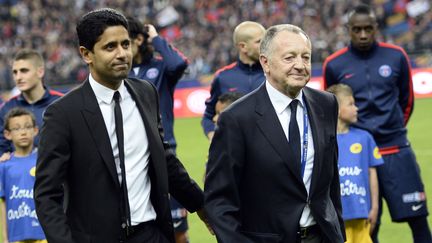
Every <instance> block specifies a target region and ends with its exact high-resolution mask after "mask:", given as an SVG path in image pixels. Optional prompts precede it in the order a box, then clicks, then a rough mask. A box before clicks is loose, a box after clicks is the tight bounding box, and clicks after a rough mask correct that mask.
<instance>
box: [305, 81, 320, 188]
mask: <svg viewBox="0 0 432 243" xmlns="http://www.w3.org/2000/svg"><path fill="white" fill-rule="evenodd" d="M309 89H310V88H308V87H305V88H303V95H304V96H303V97H304V101H305V103H306V107H307V111H308V118H309V122H310V127H311V130H312V139H313V145H314V151H315V154H314V160H313V170H312V181H311V188H310V194H312V193H313V191H314V189H315V187H316V183H317V181H319V176H320V171H321V167H322V164H323V163H322V156H321V149H320V148H322V147H323V146H324V144H323V143H324V140H323V138H324V127H322V125H321V129H318V127H319V126H318V121H321V122H325V120H324V111H323V110H322V109H321V105H320V103H319V101H317V100H316V99H315V96H313V95H311V93H310V91H309ZM320 138H321V139H320Z"/></svg>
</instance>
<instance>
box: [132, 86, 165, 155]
mask: <svg viewBox="0 0 432 243" xmlns="http://www.w3.org/2000/svg"><path fill="white" fill-rule="evenodd" d="M125 86H126V88H127V90H128V91H129V93H130V95H131V96H132V98H133V100H134V101H135V103H136V105H137V108H138V111H139V113H140V115H141V117H142V119H143V121H144V127H145V129H146V132H147V137H148V139H149V146H150V149H151V147H152V145H153V144H154V139H155V138H156V137H158V136H159V134H158V128H157V122H150V121H149V117H152V116H151V112H152V111H151V109H152V107H153V106H154V105H153V106H152V105H151V102H150V101H149V100H148V98H149V97H148V95H145V94H144V93H143V92H144V91H141V92H140V90H139V87H136V86H135V85H133V82H130V81H129V80H128V79H126V80H125ZM144 108H145V109H144Z"/></svg>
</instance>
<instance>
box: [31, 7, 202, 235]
mask: <svg viewBox="0 0 432 243" xmlns="http://www.w3.org/2000/svg"><path fill="white" fill-rule="evenodd" d="M77 33H78V39H79V44H80V53H81V56H82V58H83V59H84V61H85V62H86V63H87V64H88V66H89V69H90V75H89V78H88V80H87V81H85V82H84V84H83V85H81V86H80V87H78V88H77V89H75V90H73V91H71V92H70V93H68V94H67V95H66V96H64V97H63V98H62V99H60V100H58V102H55V103H54V104H52V105H51V106H50V107H49V108H48V109H47V111H46V112H45V116H44V125H43V127H42V131H41V139H40V145H39V156H38V162H37V169H36V182H35V201H36V210H37V214H38V217H39V220H40V222H41V224H42V227H43V230H44V232H45V234H46V237H47V239H48V242H50V243H90V242H97V243H102V242H103V243H114V242H125V243H144V242H146V243H147V242H151V243H162V242H164V243H165V242H174V233H173V226H172V220H171V213H170V206H169V200H168V192H169V193H170V194H171V195H173V196H174V197H175V198H176V199H178V200H179V201H180V202H181V203H182V205H184V206H185V207H186V208H187V209H188V210H189V211H192V212H193V211H197V210H200V209H201V208H202V207H203V193H202V191H201V190H200V188H199V187H198V186H197V185H196V183H195V182H194V181H192V180H191V179H190V178H189V176H188V174H187V172H186V171H185V169H184V167H183V166H182V164H181V163H180V161H179V160H178V159H177V158H176V157H175V156H174V155H173V154H172V153H170V152H169V150H168V146H167V145H166V144H163V142H162V141H163V137H162V134H163V133H162V128H161V122H160V116H159V104H158V95H157V91H156V89H155V87H154V86H153V85H151V84H150V83H148V82H145V81H139V80H135V79H127V76H128V74H129V71H130V67H131V60H132V51H131V45H130V38H129V34H128V24H127V21H126V19H125V17H124V16H123V15H122V14H120V13H119V12H116V11H115V10H112V9H100V10H95V11H92V12H90V13H88V14H86V15H84V16H83V17H82V18H81V19H80V21H79V22H78V24H77ZM63 201H65V204H66V205H67V208H66V210H65V212H64V211H63V210H64V209H63V207H62V204H63ZM200 215H201V216H202V213H200Z"/></svg>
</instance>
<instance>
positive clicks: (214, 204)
mask: <svg viewBox="0 0 432 243" xmlns="http://www.w3.org/2000/svg"><path fill="white" fill-rule="evenodd" d="M244 143H245V141H243V136H242V134H241V126H240V125H239V124H238V121H236V120H235V119H234V118H232V116H230V114H229V113H227V112H224V113H222V114H221V116H220V119H219V121H218V127H217V128H216V132H215V136H214V137H213V140H212V143H211V145H210V154H209V161H208V164H207V172H206V181H205V190H204V200H205V209H206V212H207V214H208V217H209V221H210V225H211V226H212V228H213V230H214V231H215V234H216V237H217V241H218V242H220V243H225V242H226V243H231V242H242V243H244V242H253V241H252V240H250V239H248V238H247V236H246V235H244V234H243V233H242V232H241V231H240V230H241V221H240V215H241V213H242V212H241V201H240V191H239V188H240V183H241V180H242V171H243V169H244V166H245V157H244V153H245V151H244V148H245V144H244Z"/></svg>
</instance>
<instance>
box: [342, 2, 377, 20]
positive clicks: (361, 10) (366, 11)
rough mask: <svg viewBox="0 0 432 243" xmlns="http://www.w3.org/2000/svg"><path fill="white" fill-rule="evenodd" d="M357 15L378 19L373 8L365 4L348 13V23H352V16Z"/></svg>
mask: <svg viewBox="0 0 432 243" xmlns="http://www.w3.org/2000/svg"><path fill="white" fill-rule="evenodd" d="M355 14H363V15H369V16H371V17H372V18H374V19H376V17H375V13H374V11H373V10H372V8H371V7H370V6H369V5H366V4H364V3H362V4H359V5H357V6H356V7H354V9H353V10H351V11H350V12H349V13H348V23H349V22H350V20H351V18H352V16H353V15H355Z"/></svg>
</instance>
